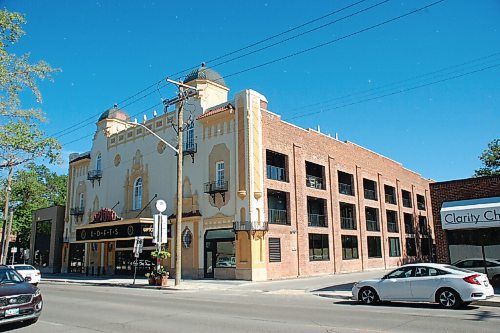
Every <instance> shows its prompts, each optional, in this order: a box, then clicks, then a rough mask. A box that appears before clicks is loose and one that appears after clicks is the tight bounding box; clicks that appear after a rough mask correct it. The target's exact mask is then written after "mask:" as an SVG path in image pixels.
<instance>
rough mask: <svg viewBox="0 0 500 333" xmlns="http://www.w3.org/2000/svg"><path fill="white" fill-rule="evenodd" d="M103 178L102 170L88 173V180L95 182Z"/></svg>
mask: <svg viewBox="0 0 500 333" xmlns="http://www.w3.org/2000/svg"><path fill="white" fill-rule="evenodd" d="M101 178H102V170H90V171H89V172H87V180H95V179H101Z"/></svg>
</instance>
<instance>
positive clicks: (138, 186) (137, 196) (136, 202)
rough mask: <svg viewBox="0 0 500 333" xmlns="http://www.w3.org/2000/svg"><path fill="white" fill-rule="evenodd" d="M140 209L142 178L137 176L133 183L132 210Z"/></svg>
mask: <svg viewBox="0 0 500 333" xmlns="http://www.w3.org/2000/svg"><path fill="white" fill-rule="evenodd" d="M139 209H142V178H141V177H139V178H137V179H136V180H135V183H134V202H133V210H139Z"/></svg>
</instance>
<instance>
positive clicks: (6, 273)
mask: <svg viewBox="0 0 500 333" xmlns="http://www.w3.org/2000/svg"><path fill="white" fill-rule="evenodd" d="M21 282H24V279H23V278H22V277H21V275H19V273H18V272H16V271H15V270H13V269H0V285H2V284H7V283H21Z"/></svg>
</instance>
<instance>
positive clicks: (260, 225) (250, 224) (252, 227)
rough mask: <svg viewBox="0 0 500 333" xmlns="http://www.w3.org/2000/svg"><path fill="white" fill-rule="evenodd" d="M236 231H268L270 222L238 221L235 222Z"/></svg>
mask: <svg viewBox="0 0 500 333" xmlns="http://www.w3.org/2000/svg"><path fill="white" fill-rule="evenodd" d="M233 229H234V231H268V230H269V224H268V223H267V222H263V221H261V222H258V221H236V222H233Z"/></svg>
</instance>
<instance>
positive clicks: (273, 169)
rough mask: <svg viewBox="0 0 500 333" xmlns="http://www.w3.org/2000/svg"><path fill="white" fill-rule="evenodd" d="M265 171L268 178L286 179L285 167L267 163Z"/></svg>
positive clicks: (283, 180)
mask: <svg viewBox="0 0 500 333" xmlns="http://www.w3.org/2000/svg"><path fill="white" fill-rule="evenodd" d="M266 172H267V178H268V179H274V180H279V181H282V182H285V181H286V172H285V168H281V167H277V166H274V165H269V164H268V165H267V166H266Z"/></svg>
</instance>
